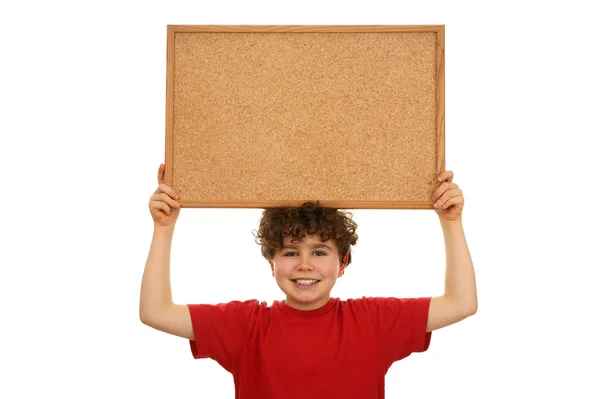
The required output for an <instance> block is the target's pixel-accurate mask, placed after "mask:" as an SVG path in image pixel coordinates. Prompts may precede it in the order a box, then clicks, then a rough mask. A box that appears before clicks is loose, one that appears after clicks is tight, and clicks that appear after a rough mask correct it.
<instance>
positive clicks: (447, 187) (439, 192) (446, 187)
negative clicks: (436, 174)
mask: <svg viewBox="0 0 600 399" xmlns="http://www.w3.org/2000/svg"><path fill="white" fill-rule="evenodd" d="M456 188H458V186H457V185H456V184H455V183H449V182H444V183H442V184H440V186H439V187H438V188H437V190H435V191H434V193H433V194H432V195H431V200H432V201H437V200H438V199H439V198H440V197H441V196H442V195H443V194H444V193H445V192H446V191H448V190H452V189H456Z"/></svg>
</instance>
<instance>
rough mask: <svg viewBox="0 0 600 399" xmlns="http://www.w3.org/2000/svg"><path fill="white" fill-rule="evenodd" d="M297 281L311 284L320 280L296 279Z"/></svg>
mask: <svg viewBox="0 0 600 399" xmlns="http://www.w3.org/2000/svg"><path fill="white" fill-rule="evenodd" d="M294 281H295V282H296V283H298V284H302V285H311V284H314V283H316V282H317V281H319V280H294Z"/></svg>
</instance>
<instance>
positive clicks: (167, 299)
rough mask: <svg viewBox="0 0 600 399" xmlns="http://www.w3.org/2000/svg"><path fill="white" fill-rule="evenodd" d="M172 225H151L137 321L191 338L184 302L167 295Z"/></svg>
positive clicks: (190, 324)
mask: <svg viewBox="0 0 600 399" xmlns="http://www.w3.org/2000/svg"><path fill="white" fill-rule="evenodd" d="M174 230H175V225H174V224H173V225H171V226H166V227H155V228H154V235H153V237H152V244H151V246H150V253H149V254H148V260H147V262H146V267H145V269H144V276H143V278H142V288H141V292H140V320H141V321H142V323H144V324H146V325H148V326H150V327H152V328H155V329H157V330H160V331H163V332H166V333H169V334H173V335H177V336H179V337H182V338H187V339H189V340H192V341H193V340H194V330H193V328H192V321H191V317H190V311H189V309H188V306H187V305H176V304H174V303H173V298H172V295H171V276H170V262H171V261H170V259H171V244H172V241H173V232H174Z"/></svg>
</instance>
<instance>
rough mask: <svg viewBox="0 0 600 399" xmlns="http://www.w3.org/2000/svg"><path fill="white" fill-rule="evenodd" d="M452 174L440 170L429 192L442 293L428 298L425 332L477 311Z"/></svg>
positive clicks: (458, 192) (459, 194) (461, 201)
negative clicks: (438, 229)
mask: <svg viewBox="0 0 600 399" xmlns="http://www.w3.org/2000/svg"><path fill="white" fill-rule="evenodd" d="M453 177H454V173H453V172H451V171H445V172H443V173H442V174H441V175H440V177H439V179H440V181H441V182H442V184H441V185H440V187H439V188H438V189H437V190H436V192H435V193H434V194H433V197H432V200H433V201H434V208H435V209H436V211H437V212H438V216H439V218H440V223H441V226H442V231H443V233H444V243H445V248H446V279H445V287H444V295H442V296H439V297H434V298H431V302H430V305H429V316H428V320H427V332H430V331H433V330H437V329H439V328H442V327H446V326H449V325H451V324H454V323H456V322H459V321H461V320H463V319H465V318H467V317H469V316H471V315H473V314H475V312H476V311H477V287H476V283H475V270H474V268H473V261H472V260H471V255H470V253H469V248H468V246H467V240H466V238H465V233H464V230H463V225H462V209H463V205H464V198H463V193H462V190H461V189H460V188H458V186H457V185H456V184H455V183H452V178H453Z"/></svg>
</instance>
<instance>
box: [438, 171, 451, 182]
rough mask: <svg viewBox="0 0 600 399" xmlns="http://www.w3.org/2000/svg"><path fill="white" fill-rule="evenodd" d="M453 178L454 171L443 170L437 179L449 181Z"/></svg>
mask: <svg viewBox="0 0 600 399" xmlns="http://www.w3.org/2000/svg"><path fill="white" fill-rule="evenodd" d="M453 178H454V172H452V171H451V170H445V171H443V172H442V173H440V175H439V176H438V181H448V182H451V181H452V179H453Z"/></svg>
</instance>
